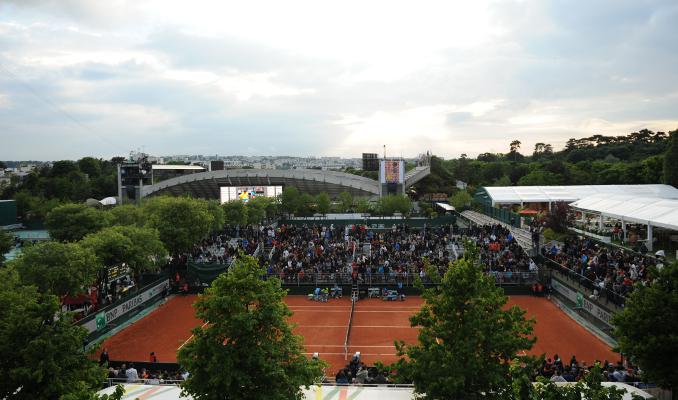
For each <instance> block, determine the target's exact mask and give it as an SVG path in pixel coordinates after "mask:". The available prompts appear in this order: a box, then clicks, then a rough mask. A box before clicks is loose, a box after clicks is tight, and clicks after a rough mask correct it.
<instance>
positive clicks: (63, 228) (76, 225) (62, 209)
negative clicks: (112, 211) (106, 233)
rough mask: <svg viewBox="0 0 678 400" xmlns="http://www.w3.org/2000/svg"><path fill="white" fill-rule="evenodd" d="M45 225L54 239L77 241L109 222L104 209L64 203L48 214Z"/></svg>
mask: <svg viewBox="0 0 678 400" xmlns="http://www.w3.org/2000/svg"><path fill="white" fill-rule="evenodd" d="M45 225H47V230H48V231H49V235H50V236H51V237H52V238H53V239H55V240H59V241H62V242H76V241H78V240H80V239H82V238H83V237H85V235H87V234H88V233H93V232H96V231H98V230H99V229H101V228H103V227H104V226H106V225H107V222H106V215H105V214H104V212H103V211H99V210H97V209H95V208H92V207H87V206H85V205H82V204H64V205H61V206H58V207H56V208H55V209H53V210H52V211H50V212H49V214H47V220H46V221H45Z"/></svg>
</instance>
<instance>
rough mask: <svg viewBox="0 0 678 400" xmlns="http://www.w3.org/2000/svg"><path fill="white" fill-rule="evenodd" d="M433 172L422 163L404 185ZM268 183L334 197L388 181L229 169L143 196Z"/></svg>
mask: <svg viewBox="0 0 678 400" xmlns="http://www.w3.org/2000/svg"><path fill="white" fill-rule="evenodd" d="M430 173H431V167H430V166H428V165H419V166H417V167H415V168H414V169H412V170H410V171H408V172H407V173H405V174H404V179H403V185H402V187H403V188H404V189H405V188H408V187H410V186H412V185H414V184H415V183H417V182H419V181H420V180H422V179H423V178H425V177H426V176H428V175H429V174H430ZM267 186H268V187H285V186H294V187H296V188H297V189H299V191H301V192H303V193H309V194H318V193H321V192H326V193H327V194H329V195H330V196H332V197H335V196H336V195H338V194H339V193H341V192H348V193H350V194H351V195H352V196H354V197H375V196H379V195H381V194H382V193H383V190H384V189H383V186H384V185H382V184H381V183H380V182H379V181H377V180H374V179H370V178H365V177H362V176H358V175H353V174H349V173H345V172H338V171H323V170H315V169H291V170H267V169H229V170H221V171H209V172H199V173H193V174H187V175H182V176H178V177H175V178H171V179H168V180H165V181H161V182H158V183H155V184H153V185H147V186H144V187H143V190H142V197H146V196H154V195H163V194H165V195H173V196H178V195H182V194H185V193H189V194H191V195H192V196H194V197H200V198H208V199H220V198H221V188H225V187H267ZM404 189H403V191H404Z"/></svg>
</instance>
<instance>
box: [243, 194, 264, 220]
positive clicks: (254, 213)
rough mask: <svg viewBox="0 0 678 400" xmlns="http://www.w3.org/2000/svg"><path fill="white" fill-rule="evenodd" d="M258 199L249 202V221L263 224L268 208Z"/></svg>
mask: <svg viewBox="0 0 678 400" xmlns="http://www.w3.org/2000/svg"><path fill="white" fill-rule="evenodd" d="M256 200H257V199H256V198H255V199H252V200H250V201H249V202H248V203H247V207H246V208H247V223H248V224H252V225H259V224H261V223H262V222H263V221H264V219H265V218H266V208H264V205H263V204H262V203H261V202H259V201H256Z"/></svg>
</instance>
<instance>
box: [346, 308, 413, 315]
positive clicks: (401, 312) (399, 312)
mask: <svg viewBox="0 0 678 400" xmlns="http://www.w3.org/2000/svg"><path fill="white" fill-rule="evenodd" d="M355 312H356V313H375V312H376V313H397V314H404V313H406V312H408V310H401V311H389V310H379V311H374V310H363V311H360V310H358V309H356V310H355Z"/></svg>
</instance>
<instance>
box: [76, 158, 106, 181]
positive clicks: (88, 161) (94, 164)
mask: <svg viewBox="0 0 678 400" xmlns="http://www.w3.org/2000/svg"><path fill="white" fill-rule="evenodd" d="M78 169H80V172H82V173H85V174H87V176H88V177H89V178H90V179H94V178H96V177H97V176H99V175H100V174H101V160H97V159H96V158H94V157H84V158H81V159H80V160H78Z"/></svg>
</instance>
